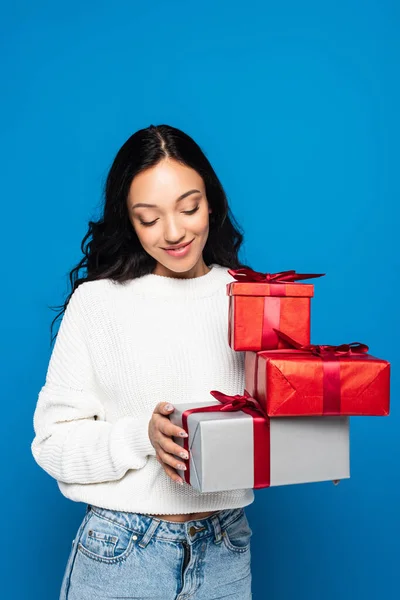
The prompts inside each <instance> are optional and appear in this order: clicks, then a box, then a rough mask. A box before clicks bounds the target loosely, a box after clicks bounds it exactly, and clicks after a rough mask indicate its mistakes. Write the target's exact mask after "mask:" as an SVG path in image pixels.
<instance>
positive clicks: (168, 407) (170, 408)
mask: <svg viewBox="0 0 400 600" xmlns="http://www.w3.org/2000/svg"><path fill="white" fill-rule="evenodd" d="M173 408H174V407H173V406H172V404H167V405H166V406H165V410H172V409H173Z"/></svg>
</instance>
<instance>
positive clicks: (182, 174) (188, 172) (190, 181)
mask: <svg viewBox="0 0 400 600" xmlns="http://www.w3.org/2000/svg"><path fill="white" fill-rule="evenodd" d="M192 188H196V189H198V190H200V191H201V192H203V193H204V182H203V179H202V177H201V176H200V175H199V174H198V173H197V171H195V170H194V169H191V168H190V167H187V166H186V165H182V164H181V163H178V162H177V161H175V160H171V159H165V160H162V161H161V162H159V163H158V164H157V165H155V166H154V167H151V168H149V169H146V170H145V171H142V172H141V173H139V174H138V175H136V177H134V179H133V181H132V183H131V186H130V190H129V199H130V200H133V199H134V200H135V201H139V200H140V199H142V200H146V201H147V202H148V201H150V200H153V201H154V202H158V203H160V202H162V201H164V202H166V201H169V200H171V201H175V200H176V198H177V197H178V196H179V195H181V194H183V193H184V192H186V191H188V190H189V189H192Z"/></svg>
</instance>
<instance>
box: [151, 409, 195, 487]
mask: <svg viewBox="0 0 400 600" xmlns="http://www.w3.org/2000/svg"><path fill="white" fill-rule="evenodd" d="M173 410H174V407H173V406H172V405H171V404H169V403H168V402H159V403H158V404H157V406H156V407H155V409H154V412H153V415H152V417H151V419H150V421H149V438H150V442H151V445H152V446H153V448H154V449H155V451H156V459H157V460H158V462H159V463H160V464H161V466H162V467H163V469H164V471H165V472H166V474H167V475H169V477H171V479H172V480H173V481H176V482H177V483H180V484H183V480H182V479H181V477H179V475H178V473H177V472H176V470H175V469H181V470H184V471H185V470H186V466H185V464H184V462H183V460H187V459H188V458H189V457H188V454H187V453H186V451H185V450H184V449H183V448H182V446H179V444H176V443H175V442H174V441H173V440H172V439H171V438H172V436H176V437H187V433H186V431H185V430H184V429H181V428H180V427H178V426H177V425H173V423H171V421H170V420H169V419H168V416H167V415H170V414H171V413H172V412H173ZM176 457H179V459H178V460H177V458H176Z"/></svg>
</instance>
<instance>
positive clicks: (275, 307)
mask: <svg viewBox="0 0 400 600" xmlns="http://www.w3.org/2000/svg"><path fill="white" fill-rule="evenodd" d="M228 272H229V273H230V275H232V276H233V277H234V278H235V279H236V281H234V282H231V283H228V284H227V288H226V291H227V295H228V296H229V316H228V343H229V345H230V347H231V348H232V349H233V350H253V351H259V350H272V349H274V348H286V347H287V344H286V342H285V341H284V340H280V339H279V338H278V336H277V334H276V333H275V331H274V329H280V330H282V331H284V332H285V333H287V334H288V335H290V336H293V337H295V338H296V339H298V340H299V341H300V342H301V343H302V344H309V343H310V304H311V298H312V296H313V295H314V286H313V285H312V284H310V283H296V281H298V280H300V279H310V278H312V277H322V276H323V274H300V273H296V272H295V271H283V272H281V273H259V272H257V271H253V270H251V269H236V270H233V269H229V270H228Z"/></svg>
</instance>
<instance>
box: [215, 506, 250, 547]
mask: <svg viewBox="0 0 400 600" xmlns="http://www.w3.org/2000/svg"><path fill="white" fill-rule="evenodd" d="M252 534H253V532H252V530H251V529H250V525H249V522H248V520H247V517H246V513H245V512H244V511H243V512H242V514H241V515H239V517H237V519H235V520H234V521H232V522H231V523H228V525H226V526H225V527H224V528H223V531H222V538H223V540H224V544H225V546H226V547H227V548H228V550H231V551H232V552H248V551H249V550H250V538H251V536H252Z"/></svg>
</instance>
